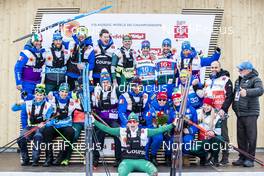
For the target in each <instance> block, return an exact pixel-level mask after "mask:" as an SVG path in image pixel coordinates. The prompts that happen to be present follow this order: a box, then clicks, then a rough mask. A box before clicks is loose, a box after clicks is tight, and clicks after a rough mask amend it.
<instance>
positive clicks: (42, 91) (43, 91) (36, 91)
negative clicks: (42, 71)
mask: <svg viewBox="0 0 264 176" xmlns="http://www.w3.org/2000/svg"><path fill="white" fill-rule="evenodd" d="M35 93H41V94H44V93H45V90H44V89H38V88H36V90H35Z"/></svg>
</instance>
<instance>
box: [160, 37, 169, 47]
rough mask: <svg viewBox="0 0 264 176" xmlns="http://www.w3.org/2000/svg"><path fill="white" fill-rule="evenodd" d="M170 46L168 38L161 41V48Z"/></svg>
mask: <svg viewBox="0 0 264 176" xmlns="http://www.w3.org/2000/svg"><path fill="white" fill-rule="evenodd" d="M165 45H167V46H171V40H170V39H169V38H166V39H164V40H163V41H162V46H165Z"/></svg>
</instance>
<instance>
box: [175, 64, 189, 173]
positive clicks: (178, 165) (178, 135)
mask: <svg viewBox="0 0 264 176" xmlns="http://www.w3.org/2000/svg"><path fill="white" fill-rule="evenodd" d="M191 63H192V59H191V61H190V64H189V68H188V69H187V70H188V72H189V74H188V76H187V80H186V84H185V86H184V90H183V91H182V96H181V97H182V101H181V106H180V110H179V113H178V114H177V115H176V118H177V119H178V120H177V121H178V123H177V126H176V127H175V128H174V139H173V143H174V144H176V150H175V149H173V151H172V156H171V161H172V164H171V170H170V176H176V175H179V176H181V174H182V165H183V164H182V130H183V124H184V117H185V112H186V108H187V100H188V94H189V89H190V85H191V80H192V66H191V65H192V64H191Z"/></svg>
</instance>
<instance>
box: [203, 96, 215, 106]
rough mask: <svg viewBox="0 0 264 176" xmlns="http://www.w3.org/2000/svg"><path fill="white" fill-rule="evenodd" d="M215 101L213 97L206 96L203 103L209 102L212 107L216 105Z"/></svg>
mask: <svg viewBox="0 0 264 176" xmlns="http://www.w3.org/2000/svg"><path fill="white" fill-rule="evenodd" d="M213 102H214V100H213V99H212V98H208V97H207V98H204V100H203V103H204V104H208V105H210V106H212V107H214V104H213Z"/></svg>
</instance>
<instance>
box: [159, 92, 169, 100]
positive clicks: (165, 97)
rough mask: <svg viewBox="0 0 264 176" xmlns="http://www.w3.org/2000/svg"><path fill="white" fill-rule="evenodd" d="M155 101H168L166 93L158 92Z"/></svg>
mask: <svg viewBox="0 0 264 176" xmlns="http://www.w3.org/2000/svg"><path fill="white" fill-rule="evenodd" d="M157 99H158V100H167V99H168V95H167V93H166V92H159V93H158V95H157Z"/></svg>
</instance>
